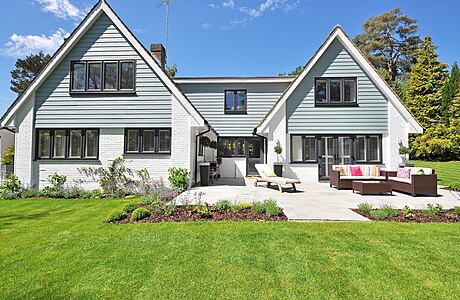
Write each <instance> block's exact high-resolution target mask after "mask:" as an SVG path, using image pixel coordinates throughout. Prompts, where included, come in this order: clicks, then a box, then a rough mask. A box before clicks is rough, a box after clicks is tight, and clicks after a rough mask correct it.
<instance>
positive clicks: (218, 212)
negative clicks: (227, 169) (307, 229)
mask: <svg viewBox="0 0 460 300" xmlns="http://www.w3.org/2000/svg"><path fill="white" fill-rule="evenodd" d="M227 220H229V221H286V220H287V217H286V215H285V214H284V213H283V210H282V209H281V208H280V207H278V206H277V205H276V202H274V201H273V200H266V201H264V202H256V203H253V204H249V203H235V204H231V203H230V202H229V201H226V200H223V201H219V202H217V203H216V204H215V205H208V204H206V203H204V204H203V203H198V204H195V205H177V206H176V205H164V204H158V203H153V204H146V203H140V204H135V203H130V204H127V205H126V206H125V208H124V209H123V210H118V211H114V212H113V213H112V214H111V215H110V216H109V217H108V218H107V219H106V220H105V223H112V224H132V223H159V222H197V221H227Z"/></svg>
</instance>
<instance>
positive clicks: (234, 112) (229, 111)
mask: <svg viewBox="0 0 460 300" xmlns="http://www.w3.org/2000/svg"><path fill="white" fill-rule="evenodd" d="M229 92H232V93H233V107H232V109H227V93H229ZM239 92H244V94H245V95H246V103H245V105H244V110H236V103H237V102H236V95H237V94H238V93H239ZM224 113H225V114H226V115H246V114H247V113H248V91H247V90H244V89H240V90H238V89H236V90H224Z"/></svg>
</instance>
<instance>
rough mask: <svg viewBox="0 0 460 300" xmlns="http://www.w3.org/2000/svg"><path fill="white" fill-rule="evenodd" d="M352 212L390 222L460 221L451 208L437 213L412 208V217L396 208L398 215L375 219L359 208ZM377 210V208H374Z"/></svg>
mask: <svg viewBox="0 0 460 300" xmlns="http://www.w3.org/2000/svg"><path fill="white" fill-rule="evenodd" d="M352 210H353V211H354V212H356V213H358V214H360V215H362V216H364V217H366V218H368V219H370V220H374V221H391V222H406V223H457V222H460V216H458V215H456V214H455V213H454V210H453V209H448V210H443V211H442V212H441V213H440V214H438V215H425V214H423V210H419V209H413V210H411V212H412V213H413V214H414V215H415V217H413V218H406V217H404V212H403V210H401V209H397V212H398V215H397V216H395V217H386V218H383V219H375V218H373V217H372V216H371V215H370V214H369V213H367V212H365V211H362V210H359V209H352ZM374 210H377V209H374Z"/></svg>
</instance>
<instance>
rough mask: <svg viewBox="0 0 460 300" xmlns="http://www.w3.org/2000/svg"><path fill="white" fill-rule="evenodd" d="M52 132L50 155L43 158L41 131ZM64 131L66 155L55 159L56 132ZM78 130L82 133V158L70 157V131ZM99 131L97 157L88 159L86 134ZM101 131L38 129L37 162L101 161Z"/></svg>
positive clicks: (36, 143)
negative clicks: (41, 154) (40, 152)
mask: <svg viewBox="0 0 460 300" xmlns="http://www.w3.org/2000/svg"><path fill="white" fill-rule="evenodd" d="M45 130H46V131H50V142H49V143H50V144H49V147H50V154H49V156H48V157H42V156H40V155H39V147H40V144H39V137H40V131H45ZM60 130H63V131H65V151H64V152H65V153H64V157H54V137H55V132H56V131H60ZM72 130H78V131H81V133H82V134H81V145H80V157H70V131H72ZM87 131H97V149H96V156H95V157H86V155H85V152H86V151H85V150H86V132H87ZM99 144H100V130H99V128H37V129H36V132H35V160H92V161H94V160H99V150H100V145H99Z"/></svg>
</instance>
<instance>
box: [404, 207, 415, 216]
mask: <svg viewBox="0 0 460 300" xmlns="http://www.w3.org/2000/svg"><path fill="white" fill-rule="evenodd" d="M402 210H403V216H404V218H406V219H414V218H415V214H414V213H413V212H412V210H411V209H410V208H409V206H407V205H406V206H404V208H403V209H402Z"/></svg>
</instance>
